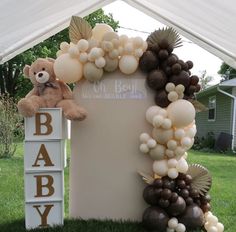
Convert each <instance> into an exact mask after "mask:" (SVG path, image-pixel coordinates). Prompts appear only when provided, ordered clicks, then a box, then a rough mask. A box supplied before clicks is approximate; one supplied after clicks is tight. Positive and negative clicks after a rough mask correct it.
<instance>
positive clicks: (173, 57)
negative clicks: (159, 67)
mask: <svg viewBox="0 0 236 232" xmlns="http://www.w3.org/2000/svg"><path fill="white" fill-rule="evenodd" d="M177 61H178V57H177V56H176V55H175V54H171V55H170V56H169V57H168V59H167V64H168V65H170V66H172V65H173V64H175V63H177Z"/></svg>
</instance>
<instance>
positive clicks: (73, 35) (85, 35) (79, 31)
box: [69, 16, 92, 44]
mask: <svg viewBox="0 0 236 232" xmlns="http://www.w3.org/2000/svg"><path fill="white" fill-rule="evenodd" d="M91 36H92V27H91V26H90V25H89V23H88V22H87V21H86V20H84V19H83V18H81V17H78V16H72V18H71V21H70V26H69V37H70V40H71V42H72V43H75V44H76V43H77V42H78V41H79V40H80V39H86V40H88V39H90V38H91Z"/></svg>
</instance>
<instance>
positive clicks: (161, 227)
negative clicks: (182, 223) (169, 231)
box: [143, 206, 169, 232]
mask: <svg viewBox="0 0 236 232" xmlns="http://www.w3.org/2000/svg"><path fill="white" fill-rule="evenodd" d="M168 221H169V217H168V215H167V213H166V212H165V211H164V210H163V209H161V208H159V207H157V206H155V207H153V206H152V207H149V208H147V209H146V210H145V211H144V213H143V224H144V226H145V227H146V228H148V229H150V230H155V231H157V232H164V231H166V228H167V224H168Z"/></svg>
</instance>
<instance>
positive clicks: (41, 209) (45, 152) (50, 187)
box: [24, 108, 68, 229]
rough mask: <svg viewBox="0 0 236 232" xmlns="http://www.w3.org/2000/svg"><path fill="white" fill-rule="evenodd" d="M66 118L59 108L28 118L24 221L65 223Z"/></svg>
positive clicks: (31, 224) (31, 225) (44, 224)
mask: <svg viewBox="0 0 236 232" xmlns="http://www.w3.org/2000/svg"><path fill="white" fill-rule="evenodd" d="M67 134H68V133H67V120H66V119H65V118H64V117H63V113H62V110H61V109H60V108H52V109H51V108H50V109H48V108H47V109H40V110H39V112H37V113H36V115H35V116H34V117H30V118H25V155H24V172H25V178H24V179H25V225H26V228H27V229H32V228H36V227H48V226H53V225H63V218H64V167H65V166H66V149H65V139H66V138H67Z"/></svg>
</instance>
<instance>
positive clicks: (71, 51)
mask: <svg viewBox="0 0 236 232" xmlns="http://www.w3.org/2000/svg"><path fill="white" fill-rule="evenodd" d="M68 53H69V54H70V56H71V57H72V58H78V56H79V49H78V48H77V46H75V45H72V46H70V48H69V49H68Z"/></svg>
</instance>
